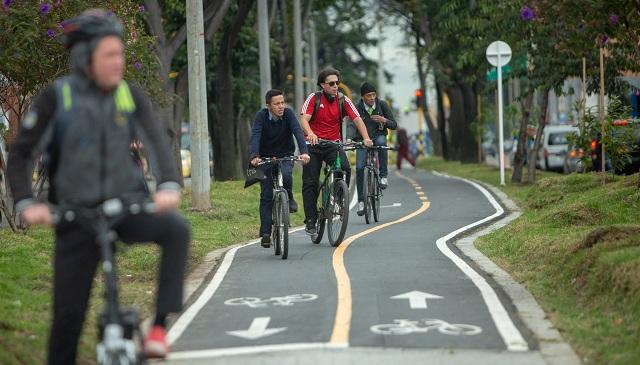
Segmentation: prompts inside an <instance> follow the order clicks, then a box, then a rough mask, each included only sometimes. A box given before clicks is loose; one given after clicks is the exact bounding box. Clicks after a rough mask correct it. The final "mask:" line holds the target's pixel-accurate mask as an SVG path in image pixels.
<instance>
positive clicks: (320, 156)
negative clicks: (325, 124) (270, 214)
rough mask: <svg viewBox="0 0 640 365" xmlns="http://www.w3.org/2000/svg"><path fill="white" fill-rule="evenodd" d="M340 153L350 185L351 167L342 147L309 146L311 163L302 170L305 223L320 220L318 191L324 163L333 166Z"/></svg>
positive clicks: (346, 178)
mask: <svg viewBox="0 0 640 365" xmlns="http://www.w3.org/2000/svg"><path fill="white" fill-rule="evenodd" d="M338 151H340V161H341V162H342V164H341V166H342V169H343V170H344V171H345V181H346V183H347V185H349V181H350V180H351V167H350V166H349V159H348V158H347V155H346V154H345V153H344V151H341V150H340V147H338V146H334V145H323V146H320V145H315V146H309V156H311V161H309V163H308V164H306V165H305V166H304V167H303V169H302V200H303V203H304V218H305V222H315V221H316V220H317V219H318V189H319V188H320V181H319V180H320V171H321V170H322V162H323V161H324V162H325V163H327V164H329V165H331V164H333V163H334V162H335V160H336V157H337V156H338Z"/></svg>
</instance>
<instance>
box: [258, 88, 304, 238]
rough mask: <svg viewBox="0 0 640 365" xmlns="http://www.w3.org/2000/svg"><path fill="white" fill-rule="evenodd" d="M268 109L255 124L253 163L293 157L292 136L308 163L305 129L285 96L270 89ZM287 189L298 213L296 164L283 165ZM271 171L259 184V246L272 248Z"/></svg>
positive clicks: (289, 162)
mask: <svg viewBox="0 0 640 365" xmlns="http://www.w3.org/2000/svg"><path fill="white" fill-rule="evenodd" d="M265 101H266V103H267V107H266V108H264V109H262V110H260V111H259V112H258V113H257V114H256V117H255V119H254V121H253V127H252V128H251V140H250V147H249V148H250V149H249V156H250V158H251V164H252V165H253V166H257V165H258V163H260V160H261V159H263V158H271V157H276V158H280V157H285V156H292V155H293V154H294V152H295V150H296V146H295V144H294V143H293V137H294V136H295V137H296V140H297V141H298V147H299V148H300V158H301V159H302V163H304V164H306V163H308V162H309V151H308V149H307V144H306V143H305V140H304V135H303V134H302V128H300V124H299V123H298V120H297V119H296V116H295V114H294V113H293V110H291V109H289V108H286V107H285V103H284V94H283V92H282V91H280V90H275V89H271V90H269V91H267V94H266V95H265ZM281 169H282V179H283V185H284V188H285V189H286V190H287V193H288V195H289V210H290V211H291V212H292V213H293V212H297V211H298V204H297V203H296V201H295V200H293V192H292V189H293V177H292V172H293V161H285V162H283V163H282V164H281ZM271 171H272V169H269V170H268V171H267V174H266V175H267V177H269V178H267V179H264V180H262V181H260V188H261V190H260V237H261V240H260V243H261V244H262V247H266V248H268V247H270V246H271V224H272V219H271V209H272V205H273V202H272V199H273V184H272V181H271V178H270V177H271Z"/></svg>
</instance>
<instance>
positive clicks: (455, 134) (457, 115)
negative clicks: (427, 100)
mask: <svg viewBox="0 0 640 365" xmlns="http://www.w3.org/2000/svg"><path fill="white" fill-rule="evenodd" d="M446 92H447V95H449V105H450V107H451V111H450V114H449V127H450V128H449V129H450V130H449V134H450V144H449V157H450V158H451V159H452V160H457V161H460V160H461V159H462V143H463V139H464V128H465V127H466V118H465V112H464V107H465V105H464V96H463V95H462V90H461V89H460V87H459V86H458V85H453V86H451V87H448V88H447V89H446Z"/></svg>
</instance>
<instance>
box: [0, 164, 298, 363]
mask: <svg viewBox="0 0 640 365" xmlns="http://www.w3.org/2000/svg"><path fill="white" fill-rule="evenodd" d="M243 186H244V181H229V182H214V183H213V184H212V188H211V198H212V205H213V209H212V210H211V211H209V212H196V211H190V210H189V209H188V207H189V205H190V196H189V192H188V191H187V192H186V194H185V196H184V199H183V203H182V207H181V211H182V212H183V214H184V216H185V217H186V218H187V220H188V221H189V223H190V225H191V229H192V242H191V247H190V252H189V263H188V271H190V270H192V269H193V268H194V267H196V266H197V265H198V264H200V263H201V262H202V261H203V259H204V257H205V255H206V254H207V253H208V252H210V251H212V250H214V249H217V248H221V247H226V246H229V245H231V244H234V243H238V242H243V241H247V240H250V239H255V238H257V236H258V230H259V226H260V218H259V214H258V205H259V197H260V186H259V185H258V184H257V185H254V186H252V187H250V188H248V189H243ZM293 190H294V194H295V198H296V201H297V202H298V203H299V211H298V213H295V214H293V215H292V216H291V222H292V225H293V226H297V225H301V224H302V221H303V213H302V197H301V195H300V191H301V177H300V173H299V170H298V169H295V170H294V189H293ZM52 242H53V236H52V234H51V232H50V231H49V230H48V229H44V228H35V229H30V230H29V231H27V232H26V233H25V234H16V233H12V232H11V231H10V230H7V229H3V230H0V313H1V315H0V364H3V365H10V364H16V365H17V364H20V365H23V364H42V363H45V359H46V344H47V337H48V331H49V322H50V320H51V313H50V312H51V282H52V276H51V275H52V270H51V260H52V258H53V255H52V253H53V243H52ZM264 251H265V252H264V254H265V255H272V254H273V251H272V250H264ZM159 253H160V251H159V249H157V248H156V247H155V246H154V245H136V246H134V247H131V248H126V249H124V250H123V251H122V254H121V255H120V257H119V258H118V261H119V278H120V283H121V293H120V294H121V298H122V302H123V303H125V304H126V306H134V307H137V308H139V310H140V313H141V315H142V316H143V317H148V316H151V315H152V314H153V300H154V298H155V290H156V283H155V279H156V272H157V267H158V259H159ZM95 284H96V285H95V286H94V288H93V293H92V299H91V307H90V310H89V313H88V314H87V323H86V325H85V328H84V331H83V336H82V339H81V344H80V349H79V358H78V363H79V364H94V363H95V343H96V341H95V339H96V330H95V328H96V326H95V323H96V322H95V319H96V315H97V313H98V312H99V310H100V308H101V307H102V300H101V298H102V292H103V289H102V280H101V277H100V275H97V276H96V280H95Z"/></svg>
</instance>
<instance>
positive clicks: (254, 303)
mask: <svg viewBox="0 0 640 365" xmlns="http://www.w3.org/2000/svg"><path fill="white" fill-rule="evenodd" d="M315 299H318V296H317V295H315V294H292V295H287V296H284V297H272V298H269V299H260V298H256V297H242V298H233V299H228V300H226V301H225V302H224V304H225V305H246V306H248V307H250V308H264V307H267V306H269V305H270V304H271V305H274V306H292V305H294V303H300V302H308V301H311V300H315Z"/></svg>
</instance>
